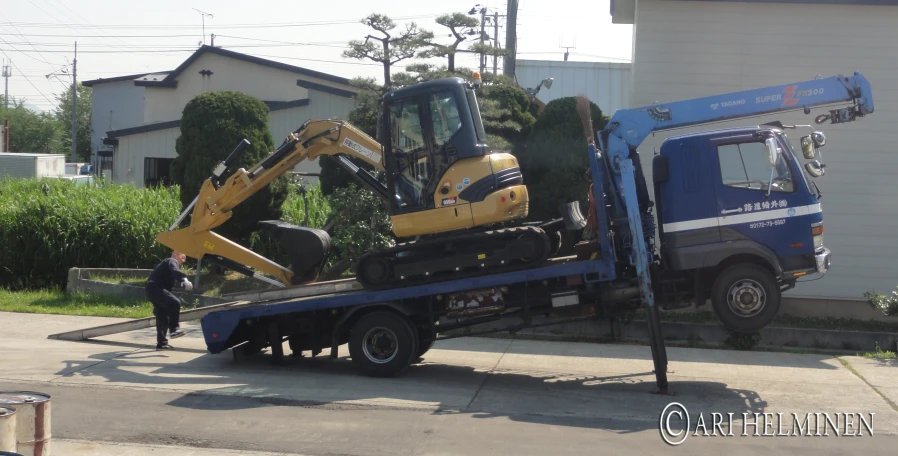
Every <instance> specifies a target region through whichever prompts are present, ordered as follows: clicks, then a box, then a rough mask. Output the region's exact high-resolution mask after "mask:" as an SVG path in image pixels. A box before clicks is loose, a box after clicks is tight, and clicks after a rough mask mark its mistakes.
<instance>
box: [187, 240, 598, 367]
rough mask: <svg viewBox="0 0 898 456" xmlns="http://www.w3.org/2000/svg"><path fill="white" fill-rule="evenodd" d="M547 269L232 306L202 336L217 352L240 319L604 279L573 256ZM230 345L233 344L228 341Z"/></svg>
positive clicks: (205, 323)
mask: <svg viewBox="0 0 898 456" xmlns="http://www.w3.org/2000/svg"><path fill="white" fill-rule="evenodd" d="M546 264H547V265H546V266H542V267H538V268H533V269H524V270H519V271H513V272H505V273H500V274H490V275H484V276H479V277H470V278H465V279H458V280H451V281H447V282H437V283H431V284H425V285H416V286H410V287H403V288H393V289H388V290H372V291H369V290H354V291H347V292H335V293H328V294H320V295H313V296H304V297H298V298H287V299H282V300H275V301H265V302H245V303H235V304H234V305H231V306H228V307H224V308H222V309H221V310H215V311H212V312H209V313H206V314H205V315H204V316H203V317H202V320H201V325H202V330H203V337H204V339H205V341H206V346H207V347H208V349H209V352H210V353H213V354H214V353H220V352H222V351H224V350H226V349H227V348H228V347H227V346H226V345H228V339H229V338H230V337H231V335H232V333H233V332H234V330H235V329H236V328H237V325H238V324H239V323H240V321H241V320H246V319H254V318H266V317H268V318H270V317H272V316H277V315H287V314H293V313H300V312H308V311H313V310H327V309H336V308H342V307H352V306H359V305H365V304H377V303H384V302H393V301H399V300H403V299H409V298H421V297H426V296H433V295H438V294H445V293H454V292H459V291H466V290H476V289H481V288H488V287H497V286H507V285H511V284H515V283H521V282H529V281H534V280H544V279H552V278H557V277H566V276H584V275H586V274H590V273H594V274H598V276H597V278H596V281H600V280H604V277H603V275H604V270H603V266H602V263H601V262H599V261H594V260H583V261H576V260H575V258H574V257H565V258H555V259H552V260H549V261H548V262H547V263H546ZM231 345H233V341H232V342H231Z"/></svg>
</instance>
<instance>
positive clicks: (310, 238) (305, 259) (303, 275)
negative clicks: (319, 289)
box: [259, 220, 331, 285]
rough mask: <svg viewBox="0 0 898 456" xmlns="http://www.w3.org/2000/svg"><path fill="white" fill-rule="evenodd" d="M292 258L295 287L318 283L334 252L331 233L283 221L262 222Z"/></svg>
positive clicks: (263, 226)
mask: <svg viewBox="0 0 898 456" xmlns="http://www.w3.org/2000/svg"><path fill="white" fill-rule="evenodd" d="M259 223H260V224H261V225H262V228H263V229H265V230H267V231H268V232H269V233H270V234H271V237H272V238H274V239H275V240H276V241H277V242H278V244H280V246H281V251H283V252H285V253H286V254H287V256H288V258H289V259H290V266H289V267H290V269H291V270H292V271H293V279H292V282H293V285H299V284H302V283H305V282H310V281H314V280H316V279H317V278H318V275H319V274H320V273H321V269H322V268H323V267H324V262H325V261H326V260H327V255H328V254H329V253H330V249H331V237H330V235H329V234H327V231H324V230H322V229H318V228H306V227H302V226H296V225H291V224H289V223H287V222H283V221H281V220H265V221H261V222H259Z"/></svg>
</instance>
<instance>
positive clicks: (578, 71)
mask: <svg viewBox="0 0 898 456" xmlns="http://www.w3.org/2000/svg"><path fill="white" fill-rule="evenodd" d="M515 75H516V76H517V78H518V84H520V85H521V87H526V88H535V87H536V86H537V85H539V82H540V81H542V80H543V79H545V78H554V80H553V81H552V88H551V89H547V88H545V87H542V88H540V90H539V93H537V94H536V98H538V99H539V100H540V101H542V102H543V103H548V102H550V101H552V100H555V99H557V98H564V97H575V96H577V95H581V94H584V95H586V96H587V97H588V98H589V100H590V101H592V102H593V103H595V104H596V105H598V106H599V109H601V110H602V113H603V114H605V115H608V116H610V115H612V114H614V111H616V110H618V109H626V108H628V107H629V102H630V87H631V84H630V64H629V63H616V62H572V61H567V62H564V61H550V60H518V61H517V62H516V64H515Z"/></svg>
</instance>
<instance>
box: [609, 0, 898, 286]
mask: <svg viewBox="0 0 898 456" xmlns="http://www.w3.org/2000/svg"><path fill="white" fill-rule="evenodd" d="M611 14H612V17H613V21H614V22H615V23H619V24H633V43H634V44H633V60H632V74H631V78H632V84H631V87H632V92H631V96H630V107H638V106H645V105H649V104H652V103H654V102H656V101H657V102H670V101H677V100H682V99H688V98H695V97H702V96H708V95H715V94H720V93H729V92H735V91H740V90H748V89H754V88H759V87H766V86H773V85H780V84H788V83H791V82H798V81H804V80H809V79H813V78H815V77H816V76H817V75H820V76H822V77H830V76H835V75H838V74H842V75H846V76H848V75H851V74H853V73H854V72H855V71H857V72H860V73H862V74H863V75H864V76H866V77H867V79H868V80H869V81H870V84H871V85H872V87H873V99H874V103H875V108H876V112H874V113H873V114H872V115H870V116H868V117H865V118H862V119H860V120H858V121H856V122H851V123H847V124H840V125H829V124H826V125H819V126H817V128H820V129H821V130H823V131H824V132H825V133H826V135H827V146H826V147H825V149H824V152H823V158H824V163H825V164H826V165H827V167H826V171H827V173H826V175H825V176H823V177H822V178H820V179H817V180H816V182H817V184H818V185H819V186H820V190H821V191H822V193H823V197H822V198H821V200H820V202H821V204H822V205H823V212H824V226H825V227H826V228H825V229H826V232H825V235H824V238H825V242H826V244H827V246H829V247H830V248H831V249H832V251H833V268H832V270H831V271H830V272H829V273H828V274H827V275H825V276H824V277H823V278H820V279H819V280H816V281H814V282H810V283H808V284H801V283H799V285H798V286H797V287H796V288H795V289H793V290H790V291H789V292H787V293H786V295H787V296H792V297H809V298H815V299H819V298H829V299H850V300H862V299H864V297H863V293H864V292H865V291H870V290H874V289H875V291H877V292H879V293H880V294H889V293H890V292H891V291H892V290H894V289H895V287H896V285H898V265H896V262H895V258H898V184H896V182H895V176H894V172H895V169H898V153H895V144H894V143H895V141H894V138H895V133H894V131H895V120H896V113H898V90H896V89H895V87H898V2H895V1H886V0H851V1H848V0H779V1H771V0H703V1H686V0H612V2H611ZM825 112H826V109H825V108H818V109H815V110H813V111H812V113H811V115H805V114H804V113H803V112H801V111H796V112H790V113H786V114H777V115H770V116H762V117H756V118H752V119H743V120H740V121H735V122H722V123H718V124H714V125H703V126H699V127H696V128H686V129H679V130H673V131H669V132H660V133H658V134H657V135H655V136H654V137H649V138H648V139H647V140H646V141H645V142H644V143H643V144H642V146H641V147H640V149H639V152H640V154H641V155H642V156H643V161H642V162H643V165H644V168H645V172H646V173H647V174H646V175H647V176H649V175H651V174H650V173H651V163H652V161H651V157H652V155H654V153H655V152H656V151H657V150H658V148H659V146H660V144H661V142H662V141H663V140H664V139H665V138H666V137H668V136H671V135H674V134H680V133H684V132H689V131H698V130H706V129H709V128H723V127H730V126H735V125H753V124H754V125H757V124H760V123H766V122H770V121H773V120H780V121H782V122H783V123H784V124H799V125H809V124H810V125H815V124H814V117H815V116H816V115H817V114H820V113H825ZM789 132H791V133H789ZM787 133H788V134H789V137H790V139H791V140H792V142H793V147H794V148H795V149H796V150H800V149H799V147H800V145H799V144H798V138H799V137H800V133H797V132H794V131H791V130H789V131H787ZM649 188H650V190H651V185H650V186H649ZM813 278H816V277H813Z"/></svg>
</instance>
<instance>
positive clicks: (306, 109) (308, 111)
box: [269, 90, 355, 185]
mask: <svg viewBox="0 0 898 456" xmlns="http://www.w3.org/2000/svg"><path fill="white" fill-rule="evenodd" d="M354 106H355V100H354V99H352V98H344V97H340V96H336V95H331V94H326V93H321V92H318V91H315V90H310V91H309V104H308V105H307V106H302V107H299V108H292V109H283V110H280V111H274V112H272V113H271V115H270V116H269V127H270V128H271V134H272V136H273V137H274V144H275V146H279V145H280V144H281V143H282V142H283V141H284V139H285V138H286V137H287V135H288V134H290V133H291V132H293V131H295V130H296V129H297V128H299V127H300V126H301V125H302V124H303V123H304V122H305V121H307V120H309V119H344V120H345V119H346V116H347V115H348V114H349V111H350V110H351V109H352V108H353V107H354ZM295 170H296V171H297V172H300V173H319V172H321V165H320V163H319V160H317V159H316V160H315V161H307V162H303V163H300V164H298V165H296V167H295ZM303 179H305V181H306V182H309V183H310V184H311V185H317V184H318V178H317V177H315V176H303Z"/></svg>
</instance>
